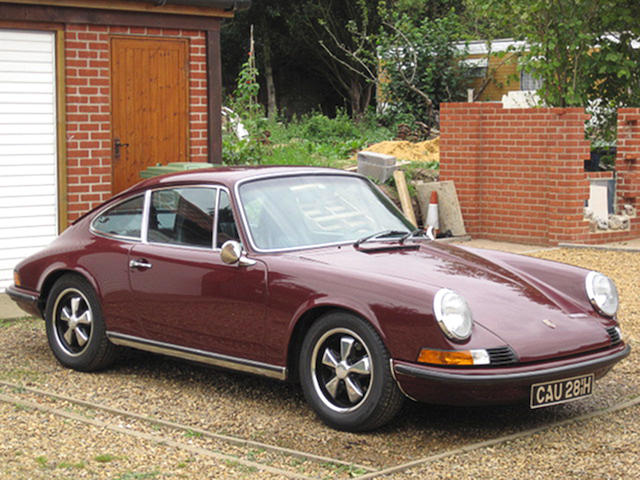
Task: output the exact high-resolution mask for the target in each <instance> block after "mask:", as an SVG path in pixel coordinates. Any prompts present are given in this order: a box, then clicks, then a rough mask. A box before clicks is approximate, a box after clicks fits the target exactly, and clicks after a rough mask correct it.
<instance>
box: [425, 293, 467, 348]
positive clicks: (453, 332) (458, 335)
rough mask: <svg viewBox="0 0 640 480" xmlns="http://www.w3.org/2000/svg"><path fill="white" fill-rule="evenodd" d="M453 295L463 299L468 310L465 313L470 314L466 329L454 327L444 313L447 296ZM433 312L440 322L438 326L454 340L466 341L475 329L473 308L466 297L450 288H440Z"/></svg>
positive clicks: (436, 295) (434, 298)
mask: <svg viewBox="0 0 640 480" xmlns="http://www.w3.org/2000/svg"><path fill="white" fill-rule="evenodd" d="M451 296H455V297H457V298H458V299H460V300H462V303H463V305H464V309H465V311H466V312H465V313H466V314H467V315H468V322H465V323H467V326H466V331H463V332H460V331H458V329H455V328H452V325H450V321H447V317H446V315H445V313H444V302H445V301H446V299H447V298H451ZM455 297H454V298H455ZM449 301H451V300H449ZM433 313H434V316H435V318H436V321H437V322H438V326H439V327H440V329H441V330H442V332H443V333H444V334H445V336H446V337H447V338H449V339H450V340H453V341H454V342H464V341H465V340H468V339H469V337H470V336H471V331H472V330H473V316H472V315H471V309H470V308H469V304H468V303H467V301H466V299H465V298H464V297H463V296H462V295H460V294H459V293H457V292H455V291H453V290H450V289H448V288H441V289H440V290H438V291H437V292H436V294H435V296H434V297H433Z"/></svg>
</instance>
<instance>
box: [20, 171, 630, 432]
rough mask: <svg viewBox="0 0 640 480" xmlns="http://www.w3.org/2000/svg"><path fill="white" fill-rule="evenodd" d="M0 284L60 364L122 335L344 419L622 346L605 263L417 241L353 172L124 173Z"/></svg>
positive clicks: (379, 417)
mask: <svg viewBox="0 0 640 480" xmlns="http://www.w3.org/2000/svg"><path fill="white" fill-rule="evenodd" d="M7 293H8V294H9V295H10V296H11V298H13V300H14V301H16V302H17V303H18V304H19V305H20V306H21V307H22V308H23V309H24V310H26V311H27V312H29V313H31V314H34V315H38V316H41V317H42V318H44V320H45V322H46V331H47V337H48V340H49V345H50V346H51V350H52V351H53V353H54V355H55V357H56V358H57V359H58V361H59V362H60V363H61V364H62V365H64V366H66V367H70V368H74V369H76V370H83V371H91V370H98V369H101V368H105V367H107V366H108V365H109V364H110V363H111V362H112V361H113V360H114V359H115V358H116V356H117V353H118V348H119V346H126V347H133V348H137V349H142V350H148V351H151V352H156V353H162V354H166V355H172V356H175V357H180V358H183V359H188V360H195V361H199V362H203V363H207V364H212V365H215V366H219V367H224V368H229V369H235V370H240V371H244V372H250V373H255V374H259V375H265V376H268V377H273V378H277V379H280V380H293V381H299V382H300V384H301V386H302V389H303V391H304V395H305V397H306V399H307V400H308V402H309V403H310V405H311V406H312V408H313V409H314V410H315V411H316V412H317V414H318V416H319V417H320V418H321V419H322V420H323V421H325V422H326V423H327V424H329V425H331V426H333V427H335V428H338V429H343V430H350V431H364V430H371V429H374V428H376V427H379V426H381V425H383V424H384V423H386V422H388V421H389V420H391V419H392V418H393V416H394V414H395V413H396V412H397V411H398V409H399V408H400V405H401V403H402V401H403V398H404V397H405V396H406V397H409V398H411V399H415V400H419V401H422V402H429V403H441V404H451V405H481V404H507V403H514V402H525V401H526V402H528V403H529V405H530V407H531V408H538V407H545V406H548V405H555V404H559V403H563V402H569V401H572V400H576V399H580V398H583V397H585V396H588V395H590V394H591V393H592V392H593V390H594V388H595V385H594V382H595V380H597V379H598V378H599V377H602V376H603V375H604V374H605V373H607V372H608V371H609V370H610V369H611V367H612V366H613V365H614V364H615V363H616V362H618V361H619V360H621V359H622V358H624V357H625V356H626V355H628V354H629V346H628V345H626V344H625V342H624V341H623V339H622V336H621V332H620V328H619V325H618V321H617V318H616V312H617V309H618V294H617V291H616V287H615V285H614V283H613V282H612V281H611V280H610V279H609V278H607V277H606V276H605V275H602V274H600V273H597V272H593V271H587V270H583V269H581V268H577V267H573V266H568V265H564V264H559V263H554V262H549V261H543V260H537V259H533V258H529V257H526V256H520V255H514V254H508V253H502V252H496V251H484V250H477V249H472V248H461V247H454V246H450V245H447V244H443V243H440V242H438V241H434V240H433V239H432V238H431V235H430V234H427V233H425V232H423V231H419V230H415V229H414V227H413V226H412V224H411V223H410V222H408V221H407V220H406V219H405V218H404V217H403V216H402V214H401V213H400V211H399V210H398V209H397V208H396V207H395V206H394V205H393V204H392V203H391V202H390V201H389V200H388V199H387V198H386V197H385V196H384V195H383V194H382V193H381V192H380V190H378V188H377V187H375V186H374V185H373V184H372V183H371V182H370V181H369V180H367V179H366V178H364V177H362V176H360V175H357V174H354V173H348V172H343V171H337V170H332V169H323V168H309V167H263V168H217V169H208V170H198V171H190V172H185V173H178V174H172V175H165V176H162V177H156V178H152V179H149V180H146V181H143V182H141V183H139V184H138V185H136V186H134V187H132V188H130V189H129V190H127V191H125V192H123V193H121V194H119V195H117V196H115V197H114V198H112V199H111V200H109V201H108V202H106V203H105V204H103V205H101V206H100V207H98V208H96V209H94V210H92V211H91V212H89V213H87V214H86V215H84V216H83V217H82V218H80V219H78V220H77V221H76V222H74V224H73V225H72V226H71V227H69V228H68V229H67V230H66V231H65V232H64V233H63V234H61V235H60V236H59V237H58V238H57V239H56V240H55V241H54V242H53V243H52V244H51V245H50V246H49V247H47V248H46V249H44V250H43V251H41V252H40V253H38V254H36V255H33V256H31V257H30V258H28V259H26V260H25V261H23V262H21V263H20V264H19V265H18V266H17V267H16V268H15V282H14V285H13V286H11V287H9V289H8V291H7Z"/></svg>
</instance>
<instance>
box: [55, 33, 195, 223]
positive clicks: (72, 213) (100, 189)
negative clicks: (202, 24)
mask: <svg viewBox="0 0 640 480" xmlns="http://www.w3.org/2000/svg"><path fill="white" fill-rule="evenodd" d="M113 34H117V35H139V36H140V35H148V36H155V37H159V36H160V37H176V38H188V39H189V103H190V106H189V112H190V119H189V122H190V133H189V135H190V145H189V148H190V152H189V153H190V160H191V161H193V162H206V161H208V156H207V72H206V44H205V34H204V32H198V31H184V30H166V29H152V28H133V27H132V28H125V27H104V26H93V25H67V26H66V27H65V76H66V90H67V91H66V115H67V125H66V131H67V191H68V199H67V201H68V217H69V221H73V220H74V219H76V218H77V217H79V216H80V215H81V214H82V213H84V212H86V211H87V210H89V209H90V208H93V207H95V206H96V205H98V204H100V203H101V202H103V201H105V200H106V199H108V198H109V197H110V195H111V96H110V95H111V93H110V70H109V65H110V51H109V44H110V36H111V35H113Z"/></svg>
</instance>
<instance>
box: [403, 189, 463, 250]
mask: <svg viewBox="0 0 640 480" xmlns="http://www.w3.org/2000/svg"><path fill="white" fill-rule="evenodd" d="M434 190H435V191H436V192H437V193H438V219H439V220H440V231H441V232H446V231H447V230H450V231H451V233H452V234H453V236H455V237H459V236H464V235H466V234H467V231H466V229H465V228H464V220H463V218H462V211H461V210H460V203H459V202H458V194H457V193H456V186H455V185H454V183H453V182H452V181H450V180H448V181H442V182H429V183H418V184H416V193H417V194H418V204H419V205H420V211H421V214H422V224H423V225H425V224H426V223H427V212H428V207H429V200H430V198H431V192H432V191H434Z"/></svg>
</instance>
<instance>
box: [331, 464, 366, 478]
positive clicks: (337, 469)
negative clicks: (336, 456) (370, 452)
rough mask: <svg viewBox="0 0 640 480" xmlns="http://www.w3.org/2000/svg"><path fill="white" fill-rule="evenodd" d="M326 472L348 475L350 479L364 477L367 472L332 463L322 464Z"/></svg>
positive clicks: (351, 466) (350, 466)
mask: <svg viewBox="0 0 640 480" xmlns="http://www.w3.org/2000/svg"><path fill="white" fill-rule="evenodd" d="M322 466H323V467H325V468H326V469H328V470H331V471H333V472H334V473H335V474H337V475H344V474H347V475H349V477H350V478H355V477H359V476H360V475H364V474H365V473H367V471H366V470H365V469H364V468H359V467H354V466H353V465H342V464H337V463H332V462H327V463H323V464H322ZM327 478H333V477H327Z"/></svg>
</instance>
